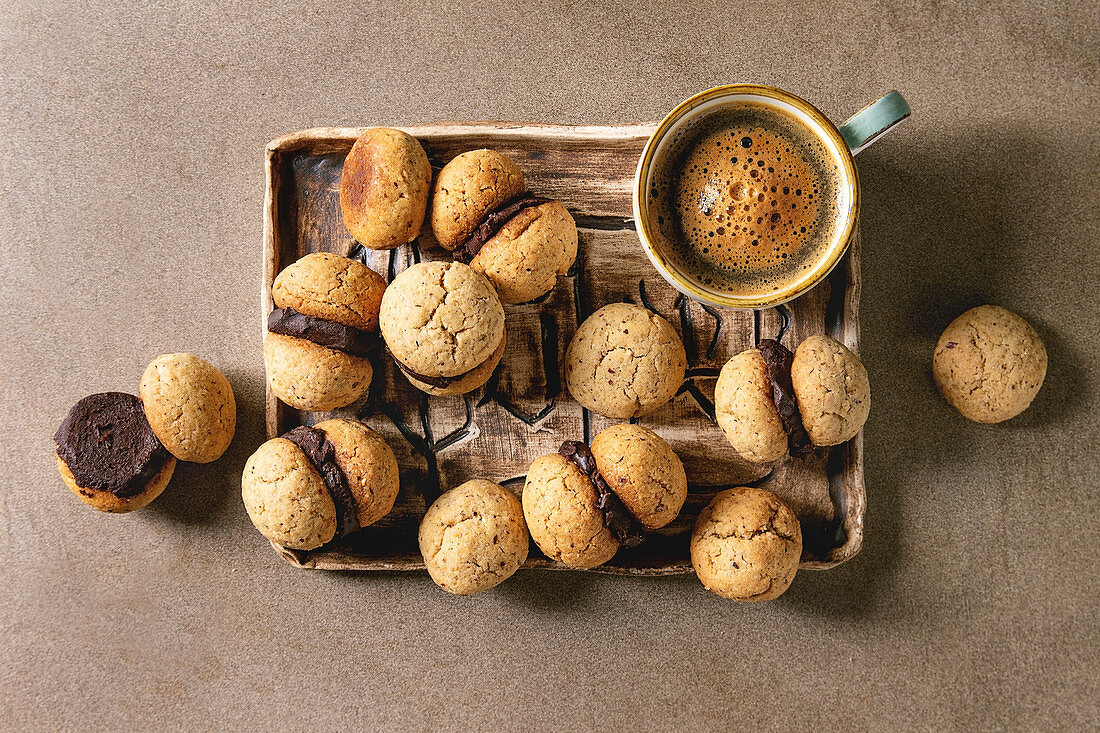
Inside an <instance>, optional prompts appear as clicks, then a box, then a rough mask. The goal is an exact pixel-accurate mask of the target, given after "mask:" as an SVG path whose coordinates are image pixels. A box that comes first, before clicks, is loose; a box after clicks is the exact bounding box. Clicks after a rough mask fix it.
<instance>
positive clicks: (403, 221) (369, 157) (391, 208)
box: [340, 127, 432, 249]
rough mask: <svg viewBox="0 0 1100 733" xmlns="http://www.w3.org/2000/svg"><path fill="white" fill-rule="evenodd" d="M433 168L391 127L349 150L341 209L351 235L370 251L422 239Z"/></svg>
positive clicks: (370, 134) (418, 148)
mask: <svg viewBox="0 0 1100 733" xmlns="http://www.w3.org/2000/svg"><path fill="white" fill-rule="evenodd" d="M431 183H432V167H431V165H430V164H429V163H428V156H427V155H426V154H425V153H424V148H423V147H421V145H420V143H419V142H418V141H417V140H416V138H414V137H412V136H410V135H408V134H406V133H404V132H401V131H400V130H394V129H392V128H388V127H376V128H374V129H371V130H367V131H366V132H364V133H363V134H362V135H360V136H359V139H358V140H356V141H355V144H354V145H352V146H351V151H350V152H348V155H347V158H345V159H344V168H343V171H342V173H341V176H340V209H341V211H342V212H343V215H344V225H345V226H346V227H347V228H348V231H349V232H351V235H352V236H353V237H355V239H356V240H357V241H358V242H359V243H360V244H362V245H363V246H364V247H367V248H369V249H393V248H394V247H397V246H400V245H402V244H406V243H408V242H411V241H413V240H414V239H416V238H417V236H418V235H419V234H420V227H421V225H422V224H423V223H424V213H425V211H426V210H427V208H428V193H429V191H430V189H431Z"/></svg>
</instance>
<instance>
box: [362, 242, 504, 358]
mask: <svg viewBox="0 0 1100 733" xmlns="http://www.w3.org/2000/svg"><path fill="white" fill-rule="evenodd" d="M379 323H380V328H381V331H382V338H383V339H385V341H386V346H387V347H389V350H390V353H392V354H393V357H394V358H395V359H397V360H399V361H400V362H402V363H403V364H405V365H406V366H407V367H408V368H409V369H411V370H412V371H413V372H416V373H418V374H423V375H426V376H428V377H453V376H457V375H460V374H465V373H466V372H469V371H470V370H472V369H474V368H475V367H477V366H479V365H480V364H482V363H483V362H485V361H486V360H487V359H489V357H490V356H492V355H493V353H494V352H495V351H496V350H497V347H498V346H500V343H501V340H502V339H503V338H504V307H503V306H502V305H501V304H500V298H498V297H497V294H496V291H495V290H493V286H492V285H490V284H489V281H488V280H486V279H485V277H484V276H483V275H481V274H480V273H478V272H476V271H475V270H474V269H473V268H471V267H470V266H469V265H463V264H462V263H459V262H422V263H420V264H418V265H413V266H412V267H410V268H408V269H406V270H405V271H404V272H402V273H401V274H400V275H398V276H397V277H395V278H394V279H393V282H392V283H390V286H389V287H388V288H386V292H385V295H384V296H383V297H382V307H381V311H380V313H379Z"/></svg>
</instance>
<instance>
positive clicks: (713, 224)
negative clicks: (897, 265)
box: [647, 101, 848, 298]
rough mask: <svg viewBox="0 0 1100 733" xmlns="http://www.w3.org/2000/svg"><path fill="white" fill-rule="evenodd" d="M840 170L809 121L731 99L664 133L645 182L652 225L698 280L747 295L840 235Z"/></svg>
mask: <svg viewBox="0 0 1100 733" xmlns="http://www.w3.org/2000/svg"><path fill="white" fill-rule="evenodd" d="M844 175H845V174H844V170H843V168H842V166H841V163H840V161H839V160H837V158H836V156H835V154H832V153H830V151H829V149H828V148H827V147H826V145H825V144H824V143H823V142H822V140H821V138H820V137H819V135H817V134H815V133H814V131H813V130H811V129H810V128H808V127H807V126H806V124H805V123H803V122H802V121H800V120H798V119H797V118H795V117H794V116H793V115H791V114H790V113H788V112H785V111H784V110H782V109H779V108H778V107H774V106H771V105H768V104H762V103H759V102H755V101H734V102H731V103H729V104H728V105H725V106H722V107H720V108H718V109H714V110H712V111H709V112H708V113H707V114H706V115H703V116H699V117H696V118H695V119H693V120H691V121H690V122H689V123H687V124H684V125H681V126H680V127H679V128H678V129H677V130H676V131H675V132H674V133H673V134H672V135H671V137H670V138H669V139H668V140H667V141H666V143H665V145H664V147H663V149H662V150H661V152H660V154H659V155H658V156H657V158H656V159H655V161H654V167H653V173H652V176H651V177H650V181H649V183H650V186H649V191H648V204H649V205H648V207H647V209H648V217H649V221H648V230H649V232H650V233H651V236H653V237H654V239H655V240H657V241H655V244H657V245H658V246H659V247H660V249H661V251H662V252H663V253H664V255H665V256H666V257H667V258H668V259H669V260H670V264H672V265H673V266H674V267H675V268H676V269H677V270H678V271H679V272H681V273H682V274H683V275H685V276H687V277H688V278H690V279H692V280H694V281H696V282H697V283H699V284H700V285H702V286H704V287H707V288H710V289H714V290H718V291H721V292H722V293H726V294H729V295H731V296H735V297H744V298H751V297H754V296H759V295H762V294H766V293H774V292H779V291H786V290H788V289H790V288H792V287H794V286H796V285H797V284H798V283H799V282H801V281H802V280H804V279H805V278H806V277H807V276H809V275H810V274H811V273H812V272H813V271H814V270H815V269H816V268H817V266H818V265H819V264H820V263H821V262H822V261H823V260H825V259H826V258H828V257H829V256H830V253H831V252H832V251H833V250H834V248H835V247H836V245H837V242H838V239H840V238H842V237H843V236H844V229H845V227H846V225H847V217H848V210H847V206H846V205H844V204H843V203H841V202H842V200H843V199H842V197H843V195H844V194H843V190H844V189H845V186H846V185H847V183H846V179H845V177H844Z"/></svg>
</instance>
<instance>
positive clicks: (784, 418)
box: [757, 339, 813, 456]
mask: <svg viewBox="0 0 1100 733" xmlns="http://www.w3.org/2000/svg"><path fill="white" fill-rule="evenodd" d="M757 348H758V349H760V355H761V356H763V357H764V364H765V365H766V366H767V367H768V379H769V380H770V381H771V383H772V402H774V403H775V410H776V412H778V413H779V420H780V422H782V423H783V430H784V431H786V433H787V447H788V448H789V449H790V451H791V455H794V456H802V455H806V454H807V453H809V452H810V451H811V450H812V449H813V446H812V445H811V444H810V436H809V435H807V434H806V429H805V428H804V427H803V426H802V414H801V413H800V412H799V411H798V401H797V400H796V399H795V396H794V385H793V384H792V383H791V364H793V363H794V354H792V353H791V352H790V351H789V350H788V349H787V348H786V347H784V346H783V344H781V343H779V342H778V341H776V340H774V339H764V340H763V341H761V342H760V343H759V344H758V345H757Z"/></svg>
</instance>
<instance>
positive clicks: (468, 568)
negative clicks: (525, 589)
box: [418, 479, 529, 596]
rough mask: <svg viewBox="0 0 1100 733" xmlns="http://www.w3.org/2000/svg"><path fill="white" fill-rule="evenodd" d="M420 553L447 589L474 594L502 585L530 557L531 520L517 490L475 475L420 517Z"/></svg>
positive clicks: (464, 593)
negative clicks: (477, 477) (517, 494)
mask: <svg viewBox="0 0 1100 733" xmlns="http://www.w3.org/2000/svg"><path fill="white" fill-rule="evenodd" d="M418 539H419V543H420V553H421V554H422V555H423V556H424V565H425V566H426V567H427V568H428V574H429V575H431V577H432V580H434V581H435V583H436V585H438V586H439V587H440V588H442V589H443V590H445V591H447V592H448V593H454V594H455V595H460V596H468V595H473V594H474V593H479V592H481V591H483V590H488V589H489V588H492V587H494V586H497V585H500V584H501V583H503V582H504V581H505V580H507V579H508V578H510V577H511V576H512V574H513V573H514V572H516V570H518V569H519V566H520V565H522V564H523V562H524V561H525V560H526V559H527V550H528V545H529V542H528V534H527V524H526V523H525V522H524V520H523V508H522V507H521V506H520V502H519V499H517V498H516V496H515V494H513V493H512V492H510V491H508V490H507V489H505V488H504V487H502V486H500V485H498V484H494V483H493V482H491V481H482V480H480V479H475V480H473V481H467V482H466V483H464V484H462V485H461V486H458V487H456V488H454V489H451V490H450V491H448V492H446V493H445V494H443V495H442V496H440V497H439V498H438V499H436V500H435V501H434V502H433V503H432V505H431V506H430V507H429V508H428V511H427V513H426V514H424V518H423V519H422V520H421V521H420V531H419V533H418Z"/></svg>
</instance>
